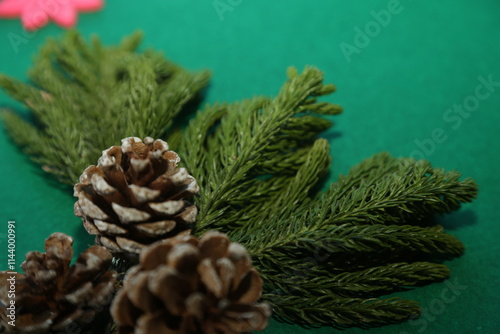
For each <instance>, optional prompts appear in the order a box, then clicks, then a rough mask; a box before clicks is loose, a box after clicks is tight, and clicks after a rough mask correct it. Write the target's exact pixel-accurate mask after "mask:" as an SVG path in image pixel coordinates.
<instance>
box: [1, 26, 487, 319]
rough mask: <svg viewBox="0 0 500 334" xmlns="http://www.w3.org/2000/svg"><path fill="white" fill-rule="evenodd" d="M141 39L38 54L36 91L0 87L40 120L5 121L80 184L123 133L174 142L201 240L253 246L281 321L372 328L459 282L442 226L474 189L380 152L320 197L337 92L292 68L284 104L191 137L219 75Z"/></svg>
mask: <svg viewBox="0 0 500 334" xmlns="http://www.w3.org/2000/svg"><path fill="white" fill-rule="evenodd" d="M138 43H139V38H138V36H136V35H134V36H132V37H130V38H128V39H126V40H124V42H123V43H122V44H121V45H120V46H118V47H114V48H105V47H103V46H102V45H101V44H100V43H99V42H98V41H97V40H94V41H93V45H92V46H89V45H87V44H85V43H84V42H83V40H82V39H81V37H79V36H78V35H77V34H76V33H74V32H72V33H70V34H69V35H67V36H66V38H65V39H63V40H62V41H60V42H55V41H49V42H47V44H46V45H45V47H44V48H43V49H42V50H41V52H40V54H39V56H38V58H37V61H36V63H35V66H34V68H33V69H32V71H31V76H30V77H31V79H32V81H33V83H34V85H27V84H23V83H21V82H19V81H16V80H13V79H9V78H7V77H5V76H0V87H2V88H3V89H4V90H5V91H6V92H7V93H8V94H10V95H11V96H12V97H13V98H15V99H18V100H19V101H22V102H24V103H25V104H26V105H27V106H28V107H29V108H30V110H31V112H32V114H33V116H34V118H35V124H31V123H28V122H26V121H24V120H23V119H22V118H20V117H19V116H17V115H16V114H14V113H12V112H7V113H4V123H5V126H6V128H7V130H8V131H9V133H10V134H11V136H12V137H13V139H14V140H15V141H16V142H17V143H19V144H20V145H22V146H23V147H24V149H25V150H26V152H27V153H28V154H30V155H31V156H32V158H33V159H34V160H35V161H37V162H39V163H40V164H42V165H43V166H44V169H45V170H46V171H48V172H50V173H53V174H54V175H56V176H57V177H58V178H59V179H60V180H61V181H63V182H67V183H73V182H75V180H76V179H77V177H78V175H80V173H81V172H82V171H83V169H84V168H85V167H86V166H87V165H90V164H94V163H95V161H96V160H97V157H98V156H99V152H100V151H101V150H102V149H105V148H107V147H109V146H111V145H116V144H118V143H119V140H120V139H121V138H122V137H128V136H139V137H145V136H151V137H155V138H157V137H162V136H163V137H166V138H167V140H168V142H169V144H170V147H171V148H172V149H173V150H175V151H177V152H178V153H179V155H180V156H181V158H182V162H183V164H184V165H185V166H186V167H187V168H188V170H189V172H190V174H192V175H193V176H194V177H195V178H196V179H197V180H198V183H199V184H200V187H201V191H200V195H199V197H198V198H197V199H196V204H197V205H198V207H199V209H200V213H199V215H198V220H197V223H196V226H195V230H194V233H195V234H196V235H201V234H203V233H204V232H206V231H208V230H213V229H217V230H221V231H222V232H225V233H227V234H228V235H229V236H230V237H231V239H232V241H233V242H240V243H242V244H243V245H245V247H246V248H247V249H248V250H249V252H250V254H251V255H252V258H253V260H254V262H255V266H256V267H257V268H258V269H259V271H260V273H261V276H262V277H263V278H264V281H265V285H266V287H265V293H264V295H263V299H264V300H265V301H267V302H268V303H270V304H271V305H272V306H273V310H274V313H275V315H276V316H278V317H279V318H281V319H283V320H285V321H293V322H297V323H300V324H303V325H333V326H362V327H363V326H368V327H369V326H378V325H383V324H387V323H393V322H401V321H405V320H407V319H409V318H411V317H413V316H415V315H418V314H419V312H420V308H419V306H418V304H417V303H416V302H413V301H409V300H403V299H399V298H385V299H384V298H382V299H380V298H379V297H382V296H383V295H386V294H388V293H392V292H395V291H401V290H405V289H409V288H412V287H416V286H420V285H424V284H428V283H431V282H436V281H442V280H444V279H446V278H447V277H448V276H449V274H450V273H449V270H448V268H447V267H446V266H445V265H443V264H438V263H437V262H438V261H440V260H441V259H443V258H449V257H453V256H458V255H460V254H461V253H462V252H463V250H464V247H463V245H462V243H461V242H460V241H459V240H457V239H456V238H455V237H453V236H451V235H449V234H446V233H444V231H443V229H442V228H441V227H440V226H435V225H433V217H434V216H436V215H441V214H445V213H449V212H451V211H453V210H457V209H459V208H460V206H461V204H462V203H466V202H470V201H472V200H473V198H474V197H475V196H476V193H477V186H476V184H475V183H474V182H473V181H472V180H470V179H465V180H461V179H460V174H459V173H458V172H456V171H444V170H441V169H436V168H433V167H432V166H431V165H430V163H429V162H427V161H423V160H420V161H416V160H414V159H410V158H395V157H391V156H390V155H389V154H388V153H380V154H376V155H374V156H373V157H370V158H368V159H366V160H364V161H363V162H361V163H360V164H359V165H357V166H355V167H353V168H352V169H351V171H350V172H349V173H348V174H347V175H345V176H342V175H341V176H340V177H339V179H338V181H337V182H335V183H333V184H331V186H330V187H329V189H328V190H327V191H326V192H324V193H323V194H319V195H316V194H315V191H314V190H315V189H317V187H318V185H319V186H320V185H321V178H322V176H324V175H325V173H326V172H327V171H328V168H329V165H330V157H329V146H328V142H327V141H326V140H325V139H321V138H318V136H319V135H320V134H321V132H323V131H324V130H326V129H328V128H329V127H330V126H331V125H332V123H331V121H330V118H329V116H332V115H337V114H339V113H340V112H341V108H340V107H339V106H337V105H335V104H332V103H329V102H322V101H321V100H320V98H321V97H322V96H325V95H328V94H330V93H332V92H333V91H334V90H335V87H334V86H333V85H325V84H324V83H323V75H322V73H321V72H320V71H319V70H318V69H316V68H314V67H306V68H305V69H304V71H303V72H302V73H298V71H297V70H295V69H293V68H291V69H289V71H288V80H287V81H286V83H285V84H284V85H283V87H282V88H281V90H280V91H279V93H278V94H277V95H276V97H274V98H269V97H256V98H253V99H249V100H244V101H241V102H237V103H233V104H215V105H212V106H207V107H205V108H204V109H203V110H202V111H199V112H198V113H197V114H196V115H195V117H194V118H193V119H192V120H191V121H190V123H189V124H188V126H187V127H186V128H185V129H184V130H182V131H181V130H180V129H178V128H175V127H172V122H173V119H174V117H175V116H176V115H177V114H178V113H179V112H180V110H181V109H182V107H183V106H184V105H185V104H186V103H187V102H188V101H189V100H191V99H192V98H193V97H194V96H195V95H196V93H197V92H198V91H199V90H200V89H202V88H203V87H205V85H206V83H207V78H208V76H207V74H206V73H205V72H203V73H199V74H190V73H188V72H186V71H185V70H183V69H181V68H179V67H177V66H175V65H173V64H172V63H170V62H169V61H167V60H165V59H164V58H163V57H161V56H160V55H158V54H157V53H155V52H153V51H147V52H144V53H138V52H137V51H136V48H137V45H138ZM118 115H120V116H119V117H118ZM325 116H326V117H325ZM102 129H105V130H106V131H102ZM167 129H168V131H166V130H167Z"/></svg>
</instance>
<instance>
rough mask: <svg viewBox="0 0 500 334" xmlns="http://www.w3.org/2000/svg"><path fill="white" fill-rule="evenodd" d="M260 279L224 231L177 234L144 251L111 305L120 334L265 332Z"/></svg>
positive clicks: (241, 249) (265, 309) (265, 313)
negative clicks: (198, 234)
mask: <svg viewBox="0 0 500 334" xmlns="http://www.w3.org/2000/svg"><path fill="white" fill-rule="evenodd" d="M261 293H262V279H261V278H260V276H259V274H258V272H257V270H255V269H254V268H253V267H252V264H251V260H250V257H249V255H248V253H247V251H246V249H245V248H244V247H243V246H242V245H240V244H237V243H231V242H230V241H229V239H228V238H227V236H226V235H224V234H222V233H219V232H208V233H206V234H205V235H204V236H203V237H202V238H201V239H199V240H198V239H197V238H195V237H194V236H178V237H176V238H172V239H168V240H164V241H160V242H157V243H155V244H153V245H151V246H149V247H147V248H146V249H144V250H143V252H142V253H141V256H140V263H139V264H138V265H136V266H134V267H132V268H130V269H129V271H128V272H127V274H126V276H125V279H124V286H123V288H122V289H121V290H120V291H119V292H118V294H117V295H116V297H115V299H114V300H113V303H112V306H111V314H112V316H113V318H114V320H115V322H116V323H117V326H118V333H122V334H124V333H136V334H138V333H169V334H173V333H179V334H181V333H186V334H187V333H189V334H195V333H207V334H221V333H225V334H236V333H243V332H250V331H254V330H263V329H264V328H265V327H266V326H267V322H268V319H269V317H270V315H271V310H270V307H269V306H268V305H267V304H264V303H261V304H255V302H256V301H257V300H258V299H259V298H260V295H261Z"/></svg>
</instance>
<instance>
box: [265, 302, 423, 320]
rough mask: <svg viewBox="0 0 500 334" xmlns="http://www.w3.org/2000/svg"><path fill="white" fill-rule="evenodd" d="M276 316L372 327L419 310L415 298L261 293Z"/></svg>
mask: <svg viewBox="0 0 500 334" xmlns="http://www.w3.org/2000/svg"><path fill="white" fill-rule="evenodd" d="M263 299H264V300H265V301H266V302H268V303H269V304H271V306H272V307H273V312H274V314H275V315H276V316H278V317H280V318H281V319H282V320H284V321H292V322H295V323H298V324H302V325H305V326H311V325H312V326H320V325H325V324H329V325H330V326H336V327H352V326H358V327H375V326H383V325H387V324H391V323H398V322H404V321H407V320H409V319H410V318H413V317H416V316H418V315H419V314H420V312H421V310H420V307H419V306H418V304H417V303H416V302H413V301H409V300H403V299H399V298H389V299H382V300H378V299H373V298H370V299H362V298H338V297H335V296H329V295H324V296H320V297H318V296H310V297H302V296H300V297H299V296H283V295H278V294H264V295H263Z"/></svg>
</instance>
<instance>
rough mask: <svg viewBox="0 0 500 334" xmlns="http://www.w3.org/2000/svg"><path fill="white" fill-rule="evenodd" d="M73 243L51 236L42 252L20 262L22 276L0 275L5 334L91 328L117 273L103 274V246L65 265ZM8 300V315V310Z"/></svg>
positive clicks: (105, 262)
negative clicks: (13, 304) (11, 307)
mask: <svg viewBox="0 0 500 334" xmlns="http://www.w3.org/2000/svg"><path fill="white" fill-rule="evenodd" d="M72 244H73V238H71V237H70V236H68V235H66V234H64V233H54V234H52V235H50V236H49V238H48V239H47V240H45V253H40V252H29V253H27V254H26V260H25V261H24V262H23V263H22V264H21V268H22V269H23V270H24V273H25V274H20V273H15V274H12V272H10V271H2V272H0V304H1V305H0V328H1V327H2V326H3V327H6V329H7V333H47V332H49V331H52V332H59V331H68V330H69V332H73V331H74V330H75V328H79V329H81V330H82V329H85V328H90V327H91V326H92V324H93V323H94V321H96V320H97V319H99V317H100V316H101V315H103V314H106V312H102V311H106V310H107V307H108V305H109V304H110V302H111V299H112V298H113V295H114V292H115V280H116V273H115V272H114V271H111V270H108V267H109V266H110V264H111V259H112V256H111V254H110V253H109V252H108V251H107V250H106V249H105V248H104V247H101V246H92V247H90V248H88V249H87V250H86V251H85V252H83V253H82V254H80V256H79V257H78V259H77V261H76V263H75V264H74V265H72V266H70V265H69V264H70V261H71V259H72V257H73V248H72V246H71V245H72ZM12 278H14V280H13V279H12ZM12 282H15V284H14V286H15V289H12V287H11V283H12ZM12 290H15V292H14V294H15V297H14V298H12V297H13V296H12V295H11V296H9V294H12ZM12 300H15V311H13V312H11V310H10V309H9V308H8V307H10V305H11V303H12V302H11V301H12ZM4 306H8V307H4ZM12 315H14V316H15V318H14V319H13V318H12ZM12 320H15V327H13V326H11V325H10V324H9V322H11V321H12ZM0 332H1V330H0Z"/></svg>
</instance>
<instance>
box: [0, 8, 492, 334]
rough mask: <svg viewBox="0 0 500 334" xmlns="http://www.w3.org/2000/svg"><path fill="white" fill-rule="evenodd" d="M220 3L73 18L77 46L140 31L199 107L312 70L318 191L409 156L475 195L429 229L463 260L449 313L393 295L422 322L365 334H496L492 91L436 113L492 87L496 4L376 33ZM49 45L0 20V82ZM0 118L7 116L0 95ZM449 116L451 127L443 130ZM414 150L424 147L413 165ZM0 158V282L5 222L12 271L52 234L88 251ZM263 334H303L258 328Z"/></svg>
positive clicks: (336, 11)
mask: <svg viewBox="0 0 500 334" xmlns="http://www.w3.org/2000/svg"><path fill="white" fill-rule="evenodd" d="M222 2H224V3H227V4H230V3H233V4H235V5H230V7H231V10H230V11H226V12H224V13H223V14H222V16H220V15H219V14H218V13H217V11H216V9H215V7H214V1H213V0H182V1H181V0H154V1H152V0H151V1H130V0H128V1H124V0H121V1H108V3H107V4H106V7H105V9H104V10H103V11H101V12H99V13H91V14H82V15H80V20H79V23H78V28H79V30H80V31H81V32H82V33H83V34H84V35H86V36H88V35H90V34H92V33H97V34H99V35H100V36H101V37H102V39H103V40H104V41H105V42H106V43H116V42H118V41H119V40H120V39H121V38H122V37H123V36H124V35H126V34H129V33H130V32H132V31H133V30H135V29H141V30H143V31H144V32H145V34H146V39H145V46H150V47H154V48H155V49H159V50H163V51H164V52H165V54H166V55H167V56H168V57H169V58H171V59H172V60H174V61H176V62H178V63H179V64H181V65H183V66H185V67H187V68H188V69H192V70H196V69H202V68H208V69H210V70H211V71H212V73H213V79H212V82H211V87H210V89H209V91H208V94H207V97H206V100H205V101H206V102H215V101H235V100H239V99H242V98H247V97H252V96H253V95H261V94H264V95H274V94H276V93H277V91H278V89H279V87H280V86H281V84H282V83H283V81H284V80H285V70H286V68H287V67H288V66H290V65H294V66H296V67H298V68H303V66H304V65H306V64H312V65H315V66H317V67H319V68H320V69H321V70H323V71H324V73H325V78H326V81H327V82H332V83H335V84H336V85H337V87H338V92H337V93H335V94H334V95H332V96H331V97H328V99H329V100H331V101H333V102H336V103H339V104H341V105H342V106H343V107H344V109H345V112H344V114H342V115H341V116H338V117H336V126H335V127H334V129H333V130H331V131H330V132H328V133H326V134H325V136H326V137H327V138H329V139H330V142H331V153H332V155H333V158H334V160H333V161H334V163H333V165H332V168H331V171H332V174H331V175H332V176H331V181H334V180H335V179H336V175H338V174H339V173H346V172H347V171H348V169H349V167H350V166H352V165H354V164H356V163H358V162H359V161H361V160H362V159H364V158H366V157H368V156H370V155H372V154H374V153H377V152H379V151H382V150H386V151H389V152H390V153H392V154H394V155H396V156H408V155H415V156H416V155H422V156H424V157H425V158H426V159H429V160H430V161H431V162H432V163H433V164H434V165H435V166H440V167H444V168H446V169H458V170H460V171H461V172H462V173H463V174H464V175H465V176H467V177H472V178H474V179H475V180H476V181H477V182H478V184H479V187H480V194H479V197H478V199H477V200H476V201H475V202H474V203H472V204H470V205H466V206H465V207H464V208H463V209H462V210H460V211H459V212H457V213H455V214H453V215H449V216H447V217H445V218H443V219H442V224H443V225H444V226H445V227H446V228H447V230H448V231H449V233H451V234H453V235H456V236H457V237H459V238H460V239H461V240H462V241H463V242H464V243H465V245H466V247H467V251H466V253H465V255H464V256H462V257H461V258H459V259H455V260H453V261H451V262H449V263H448V264H449V266H450V268H451V270H452V278H451V281H452V282H454V283H455V284H458V285H460V286H461V288H459V289H458V290H457V291H459V293H458V294H456V295H454V296H453V297H454V301H452V302H447V303H443V299H442V297H441V294H442V293H449V292H450V290H445V289H446V288H447V286H446V285H445V283H441V284H433V285H430V286H427V287H424V288H419V289H417V290H414V291H410V292H405V293H398V294H397V295H399V296H403V297H405V298H410V299H414V300H417V301H419V302H420V303H421V305H422V306H423V308H424V309H425V310H426V311H427V314H428V315H427V316H425V317H423V318H421V320H419V321H414V322H410V323H405V324H401V325H391V326H386V327H383V328H378V329H372V330H370V331H369V332H371V333H424V332H425V333H497V330H500V326H499V324H500V320H495V319H499V317H498V309H499V308H500V297H499V288H498V283H499V274H500V265H499V263H498V251H499V250H500V246H499V244H500V243H499V242H498V236H499V231H500V227H499V226H500V225H499V222H498V219H497V215H496V213H497V208H498V206H499V204H498V203H499V200H498V199H499V197H500V196H499V195H500V191H499V188H498V185H499V181H500V180H499V178H500V173H498V166H499V165H500V157H499V147H500V137H499V136H498V132H499V130H500V87H494V88H492V89H494V91H493V92H490V96H489V97H488V98H485V99H483V100H481V101H480V103H479V105H478V106H473V107H474V108H473V109H474V110H473V111H471V112H470V114H469V115H468V116H467V117H465V116H457V115H458V114H449V112H448V111H447V110H448V109H450V108H453V106H454V104H462V103H464V101H466V102H474V100H473V98H471V96H472V97H473V96H474V95H475V94H476V87H478V85H479V84H480V81H479V79H478V78H479V77H483V78H488V77H489V76H491V78H492V80H493V81H495V82H500V62H499V60H500V2H498V1H497V0H483V1H474V2H473V1H467V0H441V1H424V0H421V1H411V0H401V2H400V5H399V7H397V10H398V13H397V14H393V15H391V19H390V22H388V24H384V25H385V26H381V25H380V24H374V23H373V22H372V21H375V18H374V13H376V12H380V11H382V10H387V9H388V6H389V7H390V3H391V2H390V1H365V2H361V1H332V0H321V1H320V0H316V1H311V2H309V1H290V0H288V1H265V0H253V1H249V0H244V1H236V0H233V1H229V0H223V1H222ZM237 3H239V4H237ZM365 28H368V29H372V30H369V31H368V32H369V34H370V35H371V37H370V36H368V38H369V40H359V39H358V40H355V39H356V36H357V34H358V33H357V31H358V30H357V29H360V30H362V31H363V30H365ZM377 28H378V29H377ZM62 32H63V30H62V29H61V28H59V27H56V26H54V25H49V26H48V27H45V28H43V29H42V30H40V31H38V32H36V33H34V34H29V35H27V34H26V33H25V32H23V30H22V28H21V24H20V22H19V21H18V20H1V21H0V72H3V73H6V74H8V75H11V76H14V77H16V78H19V79H25V78H26V70H27V69H28V68H29V67H30V66H31V58H32V55H33V54H34V53H35V52H36V50H37V49H38V48H39V46H40V45H41V44H42V43H43V41H44V40H45V38H46V37H48V36H59V35H60V34H61V33H62ZM358 37H359V36H358ZM14 39H15V40H17V42H18V43H19V44H16V43H13V40H14ZM342 43H346V44H342ZM356 43H357V46H358V50H357V53H353V54H351V55H350V56H349V57H346V55H345V54H344V53H343V51H342V49H341V46H342V45H344V46H345V45H347V44H349V45H352V46H353V47H356ZM480 92H482V93H485V92H486V90H481V91H480ZM0 105H2V106H6V105H7V106H13V107H16V106H17V105H16V104H14V103H13V102H12V101H11V100H9V99H8V98H7V97H6V96H5V95H4V94H2V93H0ZM451 115H454V116H453V117H455V119H453V120H450V119H447V118H446V117H451ZM436 129H442V130H441V132H442V134H441V135H440V136H441V137H440V138H438V140H437V141H436V140H432V134H433V131H439V130H436ZM103 131H106V129H103ZM418 143H425V145H426V148H427V149H426V150H425V152H423V149H421V148H419V144H418ZM432 146H434V147H432ZM417 151H419V152H420V153H419V152H417ZM0 157H1V158H0V187H1V188H0V242H1V249H0V268H2V269H3V268H6V262H7V260H6V259H7V257H6V255H7V252H6V241H7V237H6V232H7V226H6V225H7V220H9V219H10V220H15V221H16V222H17V223H16V224H17V244H16V245H17V261H18V264H20V262H21V261H22V259H23V255H24V253H25V252H27V251H29V250H41V249H42V248H43V241H44V239H45V238H46V237H47V236H48V235H49V234H50V233H52V232H55V231H63V232H66V233H68V234H71V235H73V236H75V237H77V240H76V241H75V245H76V248H77V250H78V251H81V250H83V249H84V248H85V247H86V246H87V245H88V244H90V243H92V238H91V237H89V236H87V235H85V232H83V228H82V227H81V225H80V222H79V220H78V219H77V218H76V217H74V215H73V202H74V199H73V198H72V197H71V191H68V189H62V188H60V187H58V186H57V184H55V183H54V182H51V181H50V180H49V179H48V178H47V177H46V176H45V175H44V174H43V173H42V172H40V170H39V168H38V167H37V166H35V165H33V164H31V163H29V161H28V160H27V159H26V157H25V156H24V155H23V154H22V153H21V152H20V151H19V150H18V149H17V147H15V146H14V145H13V144H12V143H11V142H10V141H9V139H8V138H7V137H6V135H5V133H4V132H3V131H2V132H0ZM2 225H3V226H4V227H1V226H2ZM443 291H445V292H443ZM449 297H450V295H447V298H449ZM266 332H267V333H277V334H279V333H289V334H291V333H306V332H307V330H305V329H303V328H301V327H298V326H293V325H285V324H280V323H278V322H276V321H272V323H271V325H270V326H269V329H268V330H267V331H266ZM311 332H316V333H333V332H339V330H336V329H332V328H321V329H314V330H312V331H311ZM344 332H345V333H365V331H364V330H361V329H348V330H346V331H344Z"/></svg>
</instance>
